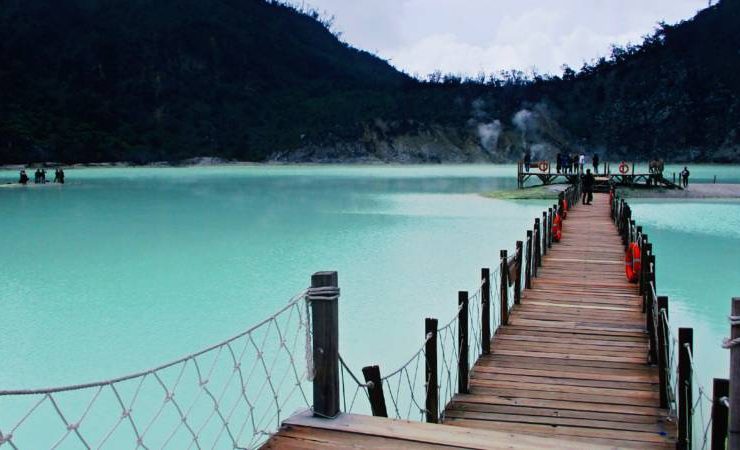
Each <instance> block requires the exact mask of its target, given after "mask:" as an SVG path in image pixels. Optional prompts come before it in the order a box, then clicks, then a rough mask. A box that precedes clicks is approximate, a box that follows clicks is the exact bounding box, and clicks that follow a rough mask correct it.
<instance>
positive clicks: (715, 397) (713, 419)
mask: <svg viewBox="0 0 740 450" xmlns="http://www.w3.org/2000/svg"><path fill="white" fill-rule="evenodd" d="M611 210H612V219H613V220H614V223H615V224H616V225H617V228H618V230H619V232H620V234H621V236H622V239H623V242H624V244H625V248H626V249H628V250H633V249H634V246H635V245H636V246H637V248H638V249H639V252H637V254H638V256H637V258H639V259H640V262H641V267H640V269H639V270H637V271H636V274H637V278H638V280H637V282H638V283H639V291H640V294H641V295H642V296H643V311H644V312H646V313H647V317H646V320H647V322H646V324H647V331H648V337H649V341H650V343H649V352H648V357H647V360H648V362H649V363H652V364H656V365H657V366H658V372H659V373H658V374H659V392H660V402H661V407H663V408H665V409H666V410H667V411H668V414H669V418H670V419H671V420H675V421H676V422H677V423H678V441H677V446H678V448H682V449H705V448H708V446H709V445H710V442H709V441H710V438H709V436H710V434H711V441H712V442H711V447H712V448H724V446H725V441H726V439H727V438H728V429H729V425H728V416H729V409H730V407H729V403H728V401H727V398H728V393H729V385H730V381H728V380H727V379H717V378H715V379H714V385H713V387H712V390H711V391H710V390H709V389H707V387H705V386H704V384H703V383H702V379H701V378H700V377H699V376H698V374H697V371H696V365H695V363H694V352H693V329H692V328H678V338H676V336H675V335H674V332H673V327H672V326H671V323H670V319H669V313H668V297H665V296H658V294H657V289H656V287H655V255H654V254H653V249H652V244H651V243H650V242H649V240H648V235H647V234H646V233H644V231H643V230H642V227H640V226H637V224H636V223H635V221H634V220H632V210H631V208H630V206H629V205H628V204H627V203H626V202H625V201H624V199H620V198H619V196H618V195H616V193H615V192H614V191H612V193H611ZM736 310H737V311H738V312H740V299H733V309H732V311H733V314H735V311H736ZM738 319H740V317H737V316H735V315H731V316H730V324H731V326H733V327H735V326H737V325H740V320H738ZM733 333H734V334H733V336H735V338H734V339H732V340H730V339H728V340H726V341H725V343H724V344H723V347H724V348H731V347H734V346H735V345H737V344H740V337H738V336H740V333H736V332H735V331H734V328H733ZM710 392H711V396H710V395H709V393H710ZM694 393H696V394H697V395H696V396H695V395H694ZM707 409H710V410H711V415H710V414H709V413H710V411H707ZM694 425H698V426H697V427H695V426H694ZM695 428H696V429H697V431H698V433H694V431H693V430H694V429H695Z"/></svg>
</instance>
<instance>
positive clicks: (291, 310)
mask: <svg viewBox="0 0 740 450" xmlns="http://www.w3.org/2000/svg"><path fill="white" fill-rule="evenodd" d="M309 321H310V315H309V311H308V304H307V301H306V291H303V292H301V293H299V294H297V295H296V296H294V297H293V298H292V299H291V300H290V301H289V302H288V303H287V304H286V305H285V306H284V307H283V308H281V309H280V310H279V311H278V312H276V313H275V314H273V315H272V316H270V317H269V318H267V319H265V320H263V321H262V322H260V323H258V324H257V325H255V326H253V327H251V328H249V329H248V330H246V331H243V332H242V333H239V334H238V335H236V336H234V337H231V338H229V339H227V340H225V341H223V342H220V343H218V344H216V345H213V346H211V347H208V348H206V349H204V350H202V351H200V352H197V353H193V354H191V355H188V356H185V357H183V358H180V359H178V360H176V361H172V362H170V363H167V364H164V365H161V366H159V367H155V368H152V369H149V370H146V371H142V372H138V373H135V374H131V375H127V376H123V377H119V378H115V379H111V380H106V381H99V382H95V383H88V384H81V385H73V386H63V387H56V388H45V389H35V390H12V391H0V447H3V448H6V447H7V448H9V449H20V448H23V449H27V448H49V449H58V448H59V449H61V448H86V449H90V448H137V449H138V448H142V449H150V448H176V449H205V448H234V449H251V448H257V447H259V446H260V445H261V444H262V443H263V442H264V441H265V440H266V439H267V437H269V435H270V434H271V433H272V432H274V431H275V430H277V429H278V427H279V426H280V422H281V421H282V420H283V419H285V418H286V417H287V415H289V414H291V413H293V412H294V411H295V410H296V409H298V408H305V407H309V408H310V406H311V404H310V401H309V397H308V394H307V392H309V393H310V389H307V387H308V386H309V385H308V382H309V381H310V379H311V378H312V373H311V372H312V369H311V368H310V365H309V364H307V361H310V360H311V358H312V357H311V356H310V348H311V334H310V329H311V327H310V322H309Z"/></svg>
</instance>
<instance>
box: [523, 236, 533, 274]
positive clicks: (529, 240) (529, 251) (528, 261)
mask: <svg viewBox="0 0 740 450" xmlns="http://www.w3.org/2000/svg"><path fill="white" fill-rule="evenodd" d="M525 261H526V264H527V265H526V267H525V268H524V287H525V288H526V289H532V230H527V255H526V258H525Z"/></svg>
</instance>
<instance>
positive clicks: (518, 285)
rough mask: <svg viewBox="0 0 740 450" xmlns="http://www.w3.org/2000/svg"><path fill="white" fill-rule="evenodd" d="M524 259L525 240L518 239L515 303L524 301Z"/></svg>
mask: <svg viewBox="0 0 740 450" xmlns="http://www.w3.org/2000/svg"><path fill="white" fill-rule="evenodd" d="M523 259H524V242H522V241H516V279H514V304H515V305H518V304H519V303H521V302H522V262H523Z"/></svg>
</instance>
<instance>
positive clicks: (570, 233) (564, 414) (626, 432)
mask: <svg viewBox="0 0 740 450" xmlns="http://www.w3.org/2000/svg"><path fill="white" fill-rule="evenodd" d="M563 230H564V231H563V239H562V241H561V242H560V243H557V244H553V246H552V248H551V249H550V251H549V252H548V254H547V255H546V256H544V257H543V264H542V267H541V268H540V269H539V271H538V276H537V278H533V279H532V289H526V290H524V291H523V295H522V300H521V304H520V305H517V306H515V307H514V308H513V310H512V312H511V315H510V318H509V325H507V326H504V327H501V328H500V329H499V330H498V332H497V333H496V335H495V336H494V338H493V342H492V344H491V354H490V355H485V356H483V357H481V358H480V359H479V360H478V362H477V363H476V365H475V367H474V368H473V370H472V372H471V381H470V386H471V387H470V394H458V395H457V396H455V398H454V399H453V401H452V402H451V403H450V404H449V405H448V407H447V409H446V411H445V418H446V419H445V423H446V424H449V425H457V426H464V427H471V428H482V429H487V430H506V431H510V432H516V433H527V434H533V435H540V436H552V437H559V438H566V439H573V440H583V441H591V442H595V443H600V444H607V445H615V446H639V447H643V448H644V447H664V446H673V447H675V436H676V427H675V424H674V423H672V422H668V421H667V420H666V419H667V411H666V410H664V409H660V408H659V393H658V372H657V369H656V368H654V367H650V366H648V365H647V364H646V360H647V352H648V336H647V333H646V329H645V316H644V315H643V313H642V297H641V296H640V295H639V292H638V287H637V285H634V284H630V283H629V282H627V280H626V278H625V275H624V262H623V261H624V247H623V245H622V242H621V239H620V236H619V234H618V233H617V230H616V227H615V226H614V223H613V222H612V221H611V218H610V209H609V202H608V196H607V195H606V194H596V195H595V196H594V202H593V205H590V206H579V207H577V208H574V209H573V210H571V211H570V213H569V215H568V218H567V220H566V221H565V222H564V227H563Z"/></svg>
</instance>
